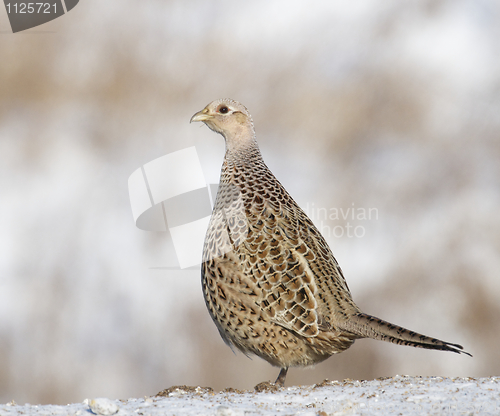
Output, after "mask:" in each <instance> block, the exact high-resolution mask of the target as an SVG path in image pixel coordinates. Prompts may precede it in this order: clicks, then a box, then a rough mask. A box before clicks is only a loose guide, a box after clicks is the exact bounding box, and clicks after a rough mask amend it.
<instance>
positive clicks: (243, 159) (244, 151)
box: [224, 129, 262, 166]
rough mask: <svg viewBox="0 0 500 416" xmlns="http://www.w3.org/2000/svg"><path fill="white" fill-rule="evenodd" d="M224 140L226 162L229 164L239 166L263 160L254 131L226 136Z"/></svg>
mask: <svg viewBox="0 0 500 416" xmlns="http://www.w3.org/2000/svg"><path fill="white" fill-rule="evenodd" d="M224 138H225V139H226V156H225V160H226V162H227V163H228V164H230V165H237V166H238V165H245V164H247V163H255V162H256V161H257V160H262V156H261V154H260V150H259V145H258V144H257V140H255V132H254V131H253V129H251V130H249V131H241V132H236V133H233V134H232V135H231V137H226V136H225V135H224Z"/></svg>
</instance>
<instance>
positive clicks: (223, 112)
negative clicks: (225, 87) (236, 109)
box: [219, 105, 229, 114]
mask: <svg viewBox="0 0 500 416" xmlns="http://www.w3.org/2000/svg"><path fill="white" fill-rule="evenodd" d="M228 111H229V108H227V107H226V106H225V105H223V106H222V107H220V108H219V113H221V114H226V113H227V112H228Z"/></svg>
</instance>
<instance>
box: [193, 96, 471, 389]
mask: <svg viewBox="0 0 500 416" xmlns="http://www.w3.org/2000/svg"><path fill="white" fill-rule="evenodd" d="M191 121H203V122H204V123H205V124H206V125H207V126H208V127H209V128H210V129H212V130H213V131H215V132H217V133H220V134H222V135H223V136H224V138H225V140H226V155H225V158H224V163H223V165H222V172H221V177H220V185H219V190H218V193H217V198H216V201H215V206H214V211H213V214H212V218H211V221H210V225H209V227H208V231H207V235H206V239H205V246H204V250H203V263H202V285H203V294H204V296H205V302H206V304H207V307H208V310H209V312H210V315H211V316H212V319H213V320H214V322H215V324H216V325H217V328H218V329H219V332H220V334H221V336H222V338H223V339H224V341H225V342H226V343H227V344H229V345H234V346H236V347H237V348H238V349H239V350H241V351H242V352H243V353H245V354H255V355H258V356H259V357H261V358H263V359H265V360H267V361H268V362H269V363H271V364H272V365H275V366H277V367H280V368H281V371H280V374H279V376H278V379H277V380H276V383H277V384H279V385H283V384H284V381H285V377H286V372H287V370H288V368H289V367H294V366H308V365H312V364H315V363H318V362H321V361H323V360H325V359H326V358H328V357H329V356H330V355H332V354H335V353H338V352H341V351H344V350H345V349H347V348H349V347H350V346H351V345H352V344H353V342H354V340H356V339H358V338H374V339H380V340H384V341H389V342H393V343H397V344H400V345H410V346H414V347H420V348H429V349H437V350H445V351H453V352H457V353H460V352H462V351H460V350H461V349H462V347H461V346H460V345H457V344H451V343H448V342H444V341H440V340H438V339H433V338H429V337H427V336H424V335H421V334H417V333H415V332H412V331H409V330H407V329H404V328H401V327H399V326H396V325H392V324H390V323H388V322H385V321H382V320H380V319H378V318H375V317H372V316H369V315H366V314H364V313H362V312H361V311H360V309H359V308H358V307H357V306H356V304H355V303H354V301H353V300H352V297H351V293H350V291H349V288H348V286H347V283H346V281H345V279H344V276H343V274H342V270H341V269H340V266H339V265H338V263H337V261H336V260H335V258H334V257H333V254H332V252H331V251H330V248H329V247H328V244H327V243H326V241H325V239H324V238H323V237H322V235H321V234H320V233H319V231H318V230H317V229H316V227H315V226H314V224H313V223H312V221H311V220H310V219H309V218H308V217H307V215H306V214H305V213H304V211H302V209H301V208H300V207H299V206H298V205H297V204H296V202H295V201H294V200H293V199H292V197H291V196H290V195H289V194H288V192H287V191H286V190H285V188H284V187H283V186H282V185H281V183H280V182H279V181H278V180H277V179H276V178H275V177H274V175H273V174H272V172H271V171H270V170H269V168H268V167H267V166H266V164H265V163H264V161H263V159H262V156H261V153H260V150H259V147H258V145H257V142H256V140H255V132H254V127H253V122H252V118H251V116H250V114H249V112H248V110H247V109H246V108H245V107H244V106H243V105H242V104H240V103H238V102H236V101H233V100H230V99H221V100H216V101H214V102H212V103H210V104H209V105H207V106H206V107H205V109H203V110H202V111H200V112H198V113H196V114H195V115H194V116H193V117H192V118H191Z"/></svg>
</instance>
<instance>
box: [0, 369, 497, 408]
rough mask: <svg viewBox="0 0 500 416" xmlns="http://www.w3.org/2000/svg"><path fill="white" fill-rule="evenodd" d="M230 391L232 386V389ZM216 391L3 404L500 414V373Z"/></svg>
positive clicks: (183, 390) (179, 390) (191, 389)
mask: <svg viewBox="0 0 500 416" xmlns="http://www.w3.org/2000/svg"><path fill="white" fill-rule="evenodd" d="M229 390H231V389H229ZM229 390H226V391H222V392H220V393H215V392H213V391H212V389H210V388H202V387H197V388H194V387H186V386H183V387H172V388H170V389H167V390H164V391H163V392H161V393H160V394H161V395H162V396H155V397H149V398H148V397H147V398H144V399H128V400H109V399H85V400H84V402H83V403H78V404H70V405H67V406H55V405H45V406H34V405H30V404H26V405H24V406H20V405H17V404H15V403H9V404H4V405H0V415H21V414H29V415H90V414H93V413H95V414H102V415H110V414H116V415H132V414H137V415H160V414H161V415H218V416H223V415H224V416H240V415H241V416H243V415H311V416H313V415H318V416H326V415H393V414H394V415H401V414H402V415H405V416H407V415H423V414H425V415H498V414H499V412H500V377H489V378H476V379H474V378H455V379H451V378H443V377H409V376H396V377H393V378H383V379H377V380H372V381H353V380H344V381H327V380H325V381H324V382H323V383H321V384H318V385H315V386H293V387H287V388H284V389H279V390H277V391H269V390H268V391H263V392H260V393H257V392H248V391H247V392H240V391H236V390H232V391H229Z"/></svg>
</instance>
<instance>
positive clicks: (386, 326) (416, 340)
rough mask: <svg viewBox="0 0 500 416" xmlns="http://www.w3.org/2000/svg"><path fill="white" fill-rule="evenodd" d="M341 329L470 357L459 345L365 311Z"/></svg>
mask: <svg viewBox="0 0 500 416" xmlns="http://www.w3.org/2000/svg"><path fill="white" fill-rule="evenodd" d="M343 329H345V330H347V331H349V332H351V333H353V334H355V335H358V336H359V337H360V338H373V339H378V340H381V341H387V342H392V343H394V344H398V345H409V346H411V347H416V348H427V349H430V350H442V351H452V352H456V353H458V354H467V355H469V356H470V357H472V355H471V354H469V353H468V352H465V351H462V350H463V347H462V346H461V345H458V344H452V343H451V342H446V341H441V340H439V339H436V338H431V337H428V336H425V335H422V334H419V333H417V332H413V331H410V330H408V329H406V328H403V327H400V326H397V325H393V324H391V323H389V322H387V321H383V320H382V319H379V318H375V317H374V316H370V315H367V314H365V313H359V314H357V315H354V316H352V317H350V318H349V320H348V321H347V322H346V324H345V327H343Z"/></svg>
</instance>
